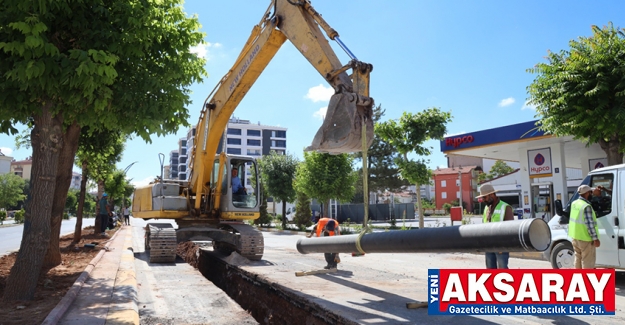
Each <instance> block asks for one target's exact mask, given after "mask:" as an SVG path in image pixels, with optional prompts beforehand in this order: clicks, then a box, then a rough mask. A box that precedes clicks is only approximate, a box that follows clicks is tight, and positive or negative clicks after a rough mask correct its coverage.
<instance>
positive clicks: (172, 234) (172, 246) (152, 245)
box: [145, 223, 178, 263]
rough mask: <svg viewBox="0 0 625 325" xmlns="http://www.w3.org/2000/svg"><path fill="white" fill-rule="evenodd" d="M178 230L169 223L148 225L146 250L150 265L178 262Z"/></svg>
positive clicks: (146, 228) (146, 229)
mask: <svg viewBox="0 0 625 325" xmlns="http://www.w3.org/2000/svg"><path fill="white" fill-rule="evenodd" d="M177 245H178V243H177V241H176V230H175V229H174V227H173V226H172V225H171V224H169V223H148V224H147V226H146V227H145V249H146V251H147V250H149V257H150V259H149V261H150V263H173V262H175V261H176V246H177Z"/></svg>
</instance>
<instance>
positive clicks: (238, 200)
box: [211, 153, 260, 220]
mask: <svg viewBox="0 0 625 325" xmlns="http://www.w3.org/2000/svg"><path fill="white" fill-rule="evenodd" d="M214 164H215V165H214V167H213V175H212V178H213V180H212V182H211V184H215V186H214V187H213V188H212V189H211V191H212V192H213V193H215V195H214V197H215V200H218V202H219V204H216V202H215V201H214V202H213V207H214V208H215V209H216V210H219V211H220V218H221V219H225V220H247V219H257V218H258V217H259V216H260V214H259V213H258V206H259V202H260V201H259V199H260V195H259V191H258V185H257V184H258V180H257V179H256V180H254V179H253V178H254V177H258V176H257V175H258V169H257V164H256V160H255V159H254V158H253V157H246V156H229V155H226V154H223V153H222V154H221V155H219V156H217V157H216V158H215V161H214Z"/></svg>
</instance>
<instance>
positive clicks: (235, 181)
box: [232, 167, 247, 195]
mask: <svg viewBox="0 0 625 325" xmlns="http://www.w3.org/2000/svg"><path fill="white" fill-rule="evenodd" d="M232 194H234V195H247V190H245V186H243V184H241V179H240V178H239V170H238V169H236V168H235V167H233V168H232Z"/></svg>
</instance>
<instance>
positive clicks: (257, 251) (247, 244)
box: [176, 222, 265, 261]
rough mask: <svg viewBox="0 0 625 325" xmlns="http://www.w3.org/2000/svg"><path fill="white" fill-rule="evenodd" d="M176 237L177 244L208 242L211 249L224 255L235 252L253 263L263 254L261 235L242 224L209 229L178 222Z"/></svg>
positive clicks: (217, 226)
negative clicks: (210, 243)
mask: <svg viewBox="0 0 625 325" xmlns="http://www.w3.org/2000/svg"><path fill="white" fill-rule="evenodd" d="M176 236H177V237H178V242H185V241H205V240H210V241H212V242H213V248H214V249H215V250H216V251H220V252H221V253H222V254H224V255H230V253H232V252H234V251H236V252H237V253H238V254H239V255H241V256H243V257H245V258H247V259H250V260H255V261H258V260H260V259H262V258H263V253H264V252H265V240H264V238H263V233H262V232H260V231H258V230H257V229H256V228H254V227H252V226H250V225H246V224H243V223H229V222H225V223H220V224H218V225H213V226H210V227H209V226H201V225H194V226H192V225H188V224H187V225H185V224H181V223H180V222H179V223H178V230H177V231H176Z"/></svg>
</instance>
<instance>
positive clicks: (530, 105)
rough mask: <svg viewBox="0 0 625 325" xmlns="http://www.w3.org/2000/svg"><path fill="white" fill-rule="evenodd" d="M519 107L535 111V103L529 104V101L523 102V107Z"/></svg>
mask: <svg viewBox="0 0 625 325" xmlns="http://www.w3.org/2000/svg"><path fill="white" fill-rule="evenodd" d="M521 109H531V110H532V111H535V110H536V105H534V104H530V103H529V102H525V104H523V107H521Z"/></svg>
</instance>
